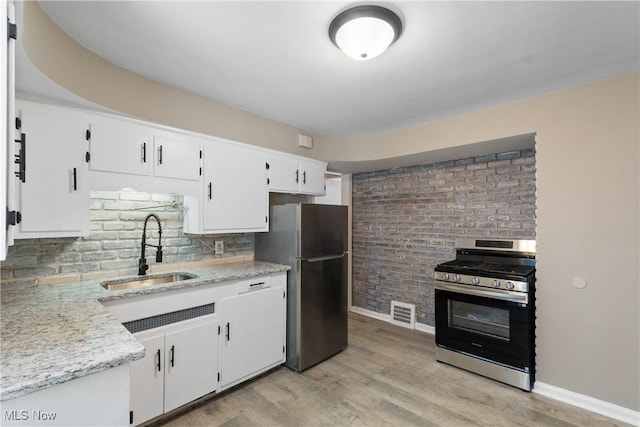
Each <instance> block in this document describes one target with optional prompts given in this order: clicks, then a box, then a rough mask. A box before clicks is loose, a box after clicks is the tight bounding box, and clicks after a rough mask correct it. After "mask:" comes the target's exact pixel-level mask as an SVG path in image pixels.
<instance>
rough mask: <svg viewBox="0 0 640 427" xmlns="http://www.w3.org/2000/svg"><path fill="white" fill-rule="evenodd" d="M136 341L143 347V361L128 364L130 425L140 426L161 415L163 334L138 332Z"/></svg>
mask: <svg viewBox="0 0 640 427" xmlns="http://www.w3.org/2000/svg"><path fill="white" fill-rule="evenodd" d="M135 337H136V339H138V341H140V343H141V344H142V345H143V346H144V349H145V355H144V358H142V359H140V360H136V361H135V362H133V363H131V370H130V377H129V378H130V384H131V389H130V405H129V409H130V410H131V411H133V424H134V425H137V424H140V423H143V422H145V421H147V420H150V419H151V418H154V417H157V416H158V415H160V414H162V413H163V407H164V403H163V396H164V387H163V384H164V371H165V369H166V364H165V360H164V334H163V333H158V332H155V331H148V332H139V333H137V334H135Z"/></svg>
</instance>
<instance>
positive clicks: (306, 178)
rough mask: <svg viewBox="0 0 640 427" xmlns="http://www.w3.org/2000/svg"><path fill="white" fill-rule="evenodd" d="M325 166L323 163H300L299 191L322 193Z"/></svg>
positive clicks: (314, 193)
mask: <svg viewBox="0 0 640 427" xmlns="http://www.w3.org/2000/svg"><path fill="white" fill-rule="evenodd" d="M326 169H327V168H326V166H325V165H324V164H323V163H315V162H308V163H307V162H302V163H301V164H300V175H301V178H300V192H301V193H304V194H313V195H323V194H324V192H325V187H324V184H325V183H324V180H325V172H326Z"/></svg>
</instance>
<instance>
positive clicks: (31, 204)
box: [16, 103, 89, 238]
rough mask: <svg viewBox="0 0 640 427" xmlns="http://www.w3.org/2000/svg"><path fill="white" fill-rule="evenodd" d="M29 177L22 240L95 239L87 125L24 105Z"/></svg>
mask: <svg viewBox="0 0 640 427" xmlns="http://www.w3.org/2000/svg"><path fill="white" fill-rule="evenodd" d="M18 108H19V116H20V117H21V125H22V127H21V129H19V130H18V131H17V133H18V135H20V134H24V137H23V138H24V140H25V146H24V151H25V152H24V153H23V156H25V166H26V168H25V176H24V182H20V181H19V200H20V202H19V203H20V211H21V213H22V222H21V223H20V226H19V228H18V230H17V233H16V237H23V238H27V237H66V236H81V235H88V234H89V187H88V182H87V174H88V169H87V163H86V159H85V154H86V151H87V150H86V141H85V140H84V138H83V133H84V132H83V129H84V127H85V126H84V124H83V123H82V122H81V121H80V120H79V119H77V118H75V117H74V116H73V115H70V114H66V113H64V112H61V111H59V110H56V109H53V108H48V107H43V106H37V105H34V104H31V103H21V104H20V105H19V107H18Z"/></svg>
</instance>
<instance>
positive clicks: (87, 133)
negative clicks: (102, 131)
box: [84, 129, 91, 141]
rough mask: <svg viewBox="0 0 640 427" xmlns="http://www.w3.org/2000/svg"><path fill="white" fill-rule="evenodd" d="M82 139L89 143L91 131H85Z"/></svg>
mask: <svg viewBox="0 0 640 427" xmlns="http://www.w3.org/2000/svg"><path fill="white" fill-rule="evenodd" d="M84 139H86V140H87V141H89V140H90V139H91V130H90V129H87V131H86V132H85V133H84Z"/></svg>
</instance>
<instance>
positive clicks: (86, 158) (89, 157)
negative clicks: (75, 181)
mask: <svg viewBox="0 0 640 427" xmlns="http://www.w3.org/2000/svg"><path fill="white" fill-rule="evenodd" d="M84 160H85V162H87V163H89V162H90V161H91V153H89V152H88V151H87V152H86V153H85V154H84Z"/></svg>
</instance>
